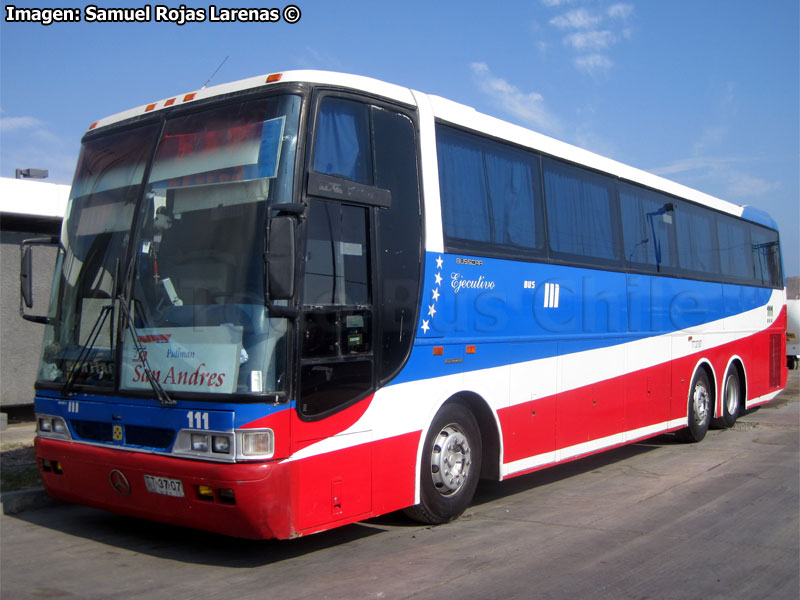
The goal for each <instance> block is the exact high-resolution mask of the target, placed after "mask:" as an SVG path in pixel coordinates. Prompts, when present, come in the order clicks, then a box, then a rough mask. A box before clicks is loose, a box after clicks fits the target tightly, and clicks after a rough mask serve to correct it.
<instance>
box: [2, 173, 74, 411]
mask: <svg viewBox="0 0 800 600" xmlns="http://www.w3.org/2000/svg"><path fill="white" fill-rule="evenodd" d="M69 190H70V186H69V185H60V184H56V183H48V182H45V181H42V180H37V179H12V178H9V177H0V264H2V267H1V268H0V277H2V282H0V408H2V409H3V410H6V409H8V408H9V407H20V406H27V405H33V384H34V380H35V379H36V368H37V365H38V356H39V352H40V350H41V344H42V334H43V333H44V326H43V325H38V324H36V323H29V322H27V321H23V320H22V318H20V316H19V258H20V252H19V244H20V242H21V241H22V240H25V239H28V238H35V237H43V236H48V235H57V234H58V233H59V232H60V231H61V221H62V219H63V217H64V213H65V211H66V208H67V201H68V199H69ZM54 262H55V249H53V248H36V250H35V251H34V263H33V272H34V279H33V297H34V300H35V304H34V311H35V312H36V314H45V313H46V312H47V303H48V301H49V299H50V286H51V283H52V279H53V267H54Z"/></svg>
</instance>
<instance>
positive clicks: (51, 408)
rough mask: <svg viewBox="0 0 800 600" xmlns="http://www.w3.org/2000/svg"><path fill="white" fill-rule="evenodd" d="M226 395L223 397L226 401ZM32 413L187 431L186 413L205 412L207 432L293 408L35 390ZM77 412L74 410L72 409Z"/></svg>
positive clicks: (229, 428)
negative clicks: (169, 403) (160, 402)
mask: <svg viewBox="0 0 800 600" xmlns="http://www.w3.org/2000/svg"><path fill="white" fill-rule="evenodd" d="M227 397H228V396H226V398H227ZM35 407H36V408H35V410H36V412H37V413H39V414H48V415H53V416H61V417H63V418H65V419H67V420H71V419H77V420H82V421H91V422H100V423H114V422H120V423H122V424H124V425H137V426H143V427H153V428H163V429H172V430H175V431H176V432H177V430H180V429H189V428H190V426H189V421H188V418H187V413H188V412H189V411H193V412H194V411H200V412H208V413H209V419H210V421H209V430H213V431H230V430H232V429H236V428H239V427H243V426H244V425H247V424H248V423H251V422H252V421H255V420H256V419H261V418H263V417H265V416H269V415H272V414H275V413H278V412H280V411H282V410H287V409H289V408H293V407H294V403H289V404H279V405H274V404H269V403H260V402H257V403H238V402H237V403H234V402H197V401H181V400H179V401H178V403H177V405H176V406H174V407H162V406H159V405H158V404H157V402H156V401H155V400H154V399H152V398H123V397H119V396H98V395H90V394H74V395H72V396H70V397H69V398H64V397H63V396H62V395H61V394H60V393H59V392H56V391H49V390H38V391H37V392H36V400H35ZM76 409H77V410H76Z"/></svg>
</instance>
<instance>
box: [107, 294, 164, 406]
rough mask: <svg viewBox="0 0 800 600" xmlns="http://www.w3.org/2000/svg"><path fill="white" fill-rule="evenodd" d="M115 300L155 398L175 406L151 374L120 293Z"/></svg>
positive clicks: (144, 352) (148, 363)
mask: <svg viewBox="0 0 800 600" xmlns="http://www.w3.org/2000/svg"><path fill="white" fill-rule="evenodd" d="M117 300H119V307H120V310H122V313H123V316H124V318H125V323H126V325H127V327H128V332H129V333H130V334H131V339H132V340H133V347H134V348H136V354H137V355H138V357H139V362H140V363H141V364H142V367H143V368H144V373H145V376H146V377H147V381H149V382H150V387H152V388H153V392H155V394H156V399H158V402H159V404H161V405H162V406H175V405H176V404H177V401H175V400H173V399H172V398H170V397H169V394H167V391H166V390H165V389H164V386H162V385H161V382H160V381H158V379H156V377H155V375H154V374H153V369H152V368H151V367H150V362H149V361H148V360H147V350H145V349H144V346H142V343H141V342H140V341H139V334H138V333H137V332H136V326H135V325H134V324H133V317H131V311H130V309H129V308H128V305H127V304H126V303H125V299H124V298H123V297H122V296H121V295H120V296H117Z"/></svg>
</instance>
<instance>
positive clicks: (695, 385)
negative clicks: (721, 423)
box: [677, 368, 714, 442]
mask: <svg viewBox="0 0 800 600" xmlns="http://www.w3.org/2000/svg"><path fill="white" fill-rule="evenodd" d="M713 398H714V395H713V394H712V392H711V385H710V384H709V382H708V375H706V372H705V369H702V368H701V369H698V370H697V373H695V376H694V379H692V385H691V386H690V387H689V425H688V427H686V428H685V429H681V430H680V431H678V432H677V433H678V437H679V438H680V439H681V440H683V441H684V442H699V441H701V440H702V439H703V438H704V437H706V433H708V427H709V425H711V415H712V413H713V412H714V399H713Z"/></svg>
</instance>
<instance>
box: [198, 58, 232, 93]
mask: <svg viewBox="0 0 800 600" xmlns="http://www.w3.org/2000/svg"><path fill="white" fill-rule="evenodd" d="M226 60H228V57H227V56H226V57H225V58H223V59H222V62H221V63H219V66H218V67H217V69H216V70H215V71H214V72H213V73H212V74H211V77H209V78H208V79H207V80H206V82H205V83H204V84H203V87H201V88H200V89H201V90H204V89H206V86H207V85H208V84H209V83H211V80H212V79H214V75H216V74H217V71H219V70H220V69H221V68H222V65H224V64H225V61H226Z"/></svg>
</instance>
